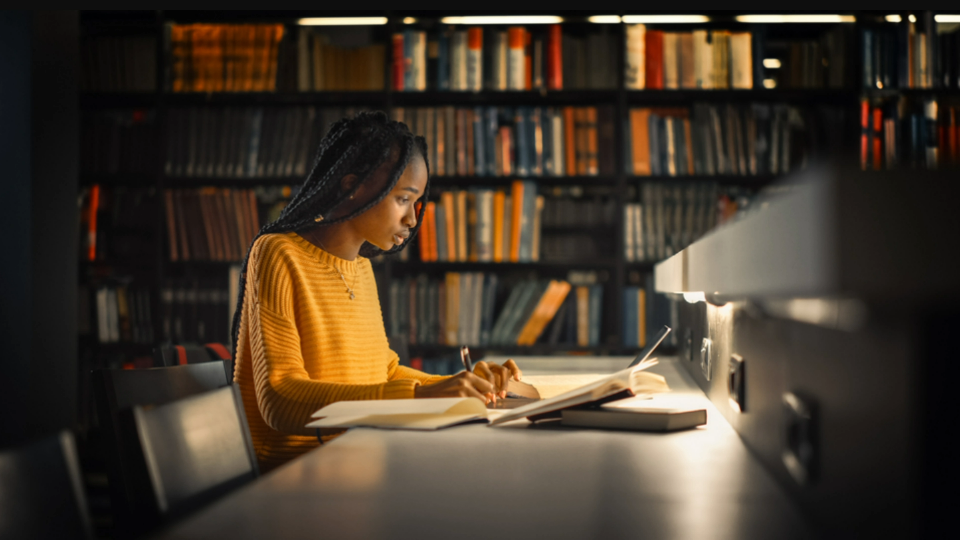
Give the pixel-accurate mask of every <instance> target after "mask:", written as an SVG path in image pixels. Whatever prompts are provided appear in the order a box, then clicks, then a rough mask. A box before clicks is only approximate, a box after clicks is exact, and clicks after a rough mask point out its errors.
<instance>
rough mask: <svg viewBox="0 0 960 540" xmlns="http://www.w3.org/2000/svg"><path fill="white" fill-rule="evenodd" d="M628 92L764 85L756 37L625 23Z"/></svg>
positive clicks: (760, 55)
mask: <svg viewBox="0 0 960 540" xmlns="http://www.w3.org/2000/svg"><path fill="white" fill-rule="evenodd" d="M626 31H627V38H626V55H625V56H626V63H625V64H624V86H625V87H626V88H627V89H629V90H643V89H650V90H662V89H668V90H671V89H681V88H682V89H691V88H700V89H717V90H720V89H728V88H733V89H747V88H753V87H754V84H757V85H758V86H760V85H762V83H763V77H762V71H761V70H762V64H760V62H761V60H762V59H763V55H762V43H761V41H760V39H759V37H760V35H759V34H757V35H756V38H755V35H754V34H753V33H751V32H731V31H728V30H693V31H692V32H664V31H662V30H647V28H646V26H644V25H642V24H631V25H627V28H626Z"/></svg>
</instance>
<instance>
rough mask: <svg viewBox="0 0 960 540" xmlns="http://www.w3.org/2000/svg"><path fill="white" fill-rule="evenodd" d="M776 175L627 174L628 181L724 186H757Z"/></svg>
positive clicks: (764, 183) (762, 184) (767, 181)
mask: <svg viewBox="0 0 960 540" xmlns="http://www.w3.org/2000/svg"><path fill="white" fill-rule="evenodd" d="M776 178H777V176H776V175H772V174H763V175H739V174H720V175H714V176H707V175H702V176H698V175H685V176H662V175H661V176H628V177H627V182H628V183H643V182H668V183H669V182H685V183H686V182H691V183H695V182H701V183H702V182H716V183H718V184H720V185H724V186H747V187H755V188H759V187H762V186H765V185H767V184H769V183H770V182H773V181H774V180H775V179H776Z"/></svg>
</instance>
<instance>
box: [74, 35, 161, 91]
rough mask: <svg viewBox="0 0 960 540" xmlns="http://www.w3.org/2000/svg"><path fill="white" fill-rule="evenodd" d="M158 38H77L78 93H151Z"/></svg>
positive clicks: (144, 36) (153, 87)
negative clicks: (78, 48) (78, 44)
mask: <svg viewBox="0 0 960 540" xmlns="http://www.w3.org/2000/svg"><path fill="white" fill-rule="evenodd" d="M156 89H157V39H156V38H155V37H154V36H151V35H133V36H103V35H97V36H85V37H83V38H81V39H80V91H81V92H153V91H155V90H156Z"/></svg>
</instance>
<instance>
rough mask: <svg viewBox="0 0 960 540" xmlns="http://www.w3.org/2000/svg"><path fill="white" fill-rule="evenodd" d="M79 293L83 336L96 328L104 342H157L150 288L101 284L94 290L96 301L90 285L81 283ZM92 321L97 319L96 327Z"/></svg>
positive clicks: (80, 331) (98, 335) (97, 334)
mask: <svg viewBox="0 0 960 540" xmlns="http://www.w3.org/2000/svg"><path fill="white" fill-rule="evenodd" d="M79 293H80V294H79V297H78V298H79V301H80V320H79V323H80V324H79V328H78V331H79V333H80V335H86V334H89V333H93V332H94V330H95V331H96V333H95V335H96V338H97V341H98V342H100V343H142V344H151V343H153V342H154V332H153V322H152V319H151V313H152V308H151V303H150V290H149V289H146V288H143V287H132V286H129V285H127V284H116V285H100V286H97V287H96V289H95V290H94V291H93V297H94V301H93V302H92V303H91V302H90V290H89V289H88V288H87V287H85V286H83V285H81V286H80V291H79ZM91 309H92V310H93V311H92V316H91V311H90V310H91ZM91 321H96V328H95V329H94V328H93V325H92V324H90V322H91Z"/></svg>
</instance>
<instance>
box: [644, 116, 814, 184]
mask: <svg viewBox="0 0 960 540" xmlns="http://www.w3.org/2000/svg"><path fill="white" fill-rule="evenodd" d="M627 122H628V125H627V128H626V129H625V131H626V137H625V140H626V149H625V154H626V156H627V162H626V164H625V166H626V170H627V171H628V172H630V173H632V174H634V175H637V176H650V175H653V176H687V175H706V176H712V175H717V174H734V175H745V176H747V175H749V176H756V175H766V174H783V173H787V172H789V171H791V170H793V169H796V168H798V166H799V165H800V164H801V163H800V162H799V160H801V159H802V158H803V156H805V154H806V152H807V149H806V148H805V147H804V145H803V139H804V138H803V137H800V136H798V135H799V134H802V132H803V130H804V129H805V126H806V124H805V122H804V121H803V118H802V115H801V111H800V110H799V109H798V108H797V107H793V106H790V105H779V104H777V105H771V104H766V103H755V104H749V105H734V104H726V105H716V104H705V103H702V104H694V105H693V107H691V108H683V107H677V108H637V109H631V110H630V114H629V119H628V120H627Z"/></svg>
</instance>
